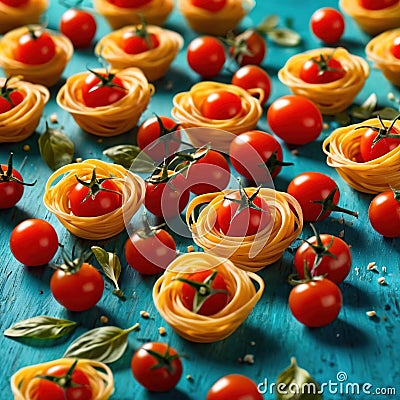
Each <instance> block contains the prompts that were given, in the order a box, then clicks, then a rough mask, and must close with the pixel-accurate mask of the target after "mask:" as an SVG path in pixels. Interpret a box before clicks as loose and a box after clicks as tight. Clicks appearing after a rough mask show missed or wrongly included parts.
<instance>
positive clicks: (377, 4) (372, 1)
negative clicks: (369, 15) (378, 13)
mask: <svg viewBox="0 0 400 400" xmlns="http://www.w3.org/2000/svg"><path fill="white" fill-rule="evenodd" d="M358 1H359V4H360V6H361V7H363V8H366V9H367V10H383V9H384V8H389V7H393V6H395V5H397V4H398V3H399V0H358Z"/></svg>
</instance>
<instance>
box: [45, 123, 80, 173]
mask: <svg viewBox="0 0 400 400" xmlns="http://www.w3.org/2000/svg"><path fill="white" fill-rule="evenodd" d="M38 143H39V151H40V155H41V156H42V158H43V160H44V161H45V162H46V164H47V165H48V166H49V167H50V168H51V169H52V170H56V169H58V168H60V167H62V166H64V165H67V164H70V163H71V162H72V160H73V157H74V150H75V146H74V143H73V142H72V140H71V139H70V138H69V137H68V136H67V135H66V134H65V133H63V132H62V131H60V130H58V129H54V128H50V127H49V126H48V124H47V123H46V131H45V132H44V133H43V134H42V135H40V137H39V140H38Z"/></svg>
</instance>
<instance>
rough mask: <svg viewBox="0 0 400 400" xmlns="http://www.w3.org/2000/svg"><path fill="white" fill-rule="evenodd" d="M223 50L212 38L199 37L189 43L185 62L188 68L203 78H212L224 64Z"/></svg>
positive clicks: (218, 41) (220, 43) (221, 45)
mask: <svg viewBox="0 0 400 400" xmlns="http://www.w3.org/2000/svg"><path fill="white" fill-rule="evenodd" d="M225 60H226V56H225V48H224V45H223V44H222V42H221V41H220V40H218V39H217V38H215V37H213V36H201V37H198V38H196V39H194V40H192V41H191V42H190V43H189V46H188V48H187V61H188V63H189V66H190V68H191V69H192V70H193V71H195V72H197V73H198V74H199V75H201V76H202V77H203V78H212V77H214V76H216V75H218V74H219V73H220V71H221V70H222V67H223V66H224V64H225Z"/></svg>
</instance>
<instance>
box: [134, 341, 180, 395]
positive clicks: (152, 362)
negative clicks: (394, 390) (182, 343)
mask: <svg viewBox="0 0 400 400" xmlns="http://www.w3.org/2000/svg"><path fill="white" fill-rule="evenodd" d="M131 369H132V373H133V376H134V377H135V379H136V380H137V381H138V382H139V383H140V384H141V385H142V386H144V387H145V388H146V389H148V390H150V391H152V392H167V391H168V390H171V389H172V388H174V387H175V386H176V385H177V383H178V382H179V379H180V378H181V376H182V361H181V359H180V357H179V354H178V353H177V352H176V350H175V349H173V348H172V347H169V345H167V344H165V343H159V342H148V343H145V344H144V345H143V346H141V347H140V348H139V349H138V350H136V352H135V353H134V354H133V357H132V360H131Z"/></svg>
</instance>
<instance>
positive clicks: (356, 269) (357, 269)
mask: <svg viewBox="0 0 400 400" xmlns="http://www.w3.org/2000/svg"><path fill="white" fill-rule="evenodd" d="M354 271H356V275H358V274H359V272H360V268H358V267H355V268H354Z"/></svg>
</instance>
